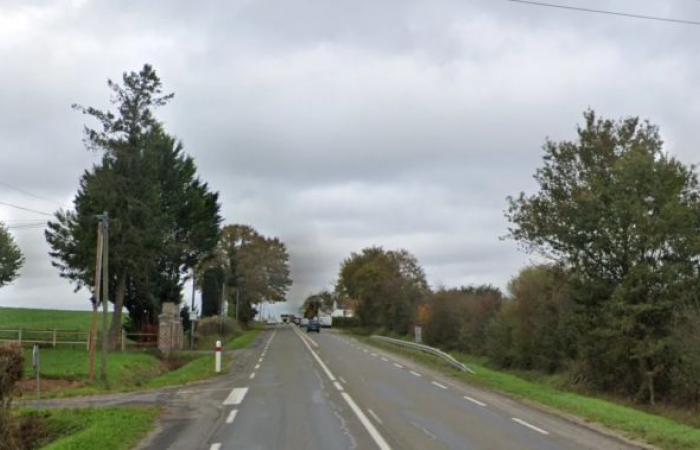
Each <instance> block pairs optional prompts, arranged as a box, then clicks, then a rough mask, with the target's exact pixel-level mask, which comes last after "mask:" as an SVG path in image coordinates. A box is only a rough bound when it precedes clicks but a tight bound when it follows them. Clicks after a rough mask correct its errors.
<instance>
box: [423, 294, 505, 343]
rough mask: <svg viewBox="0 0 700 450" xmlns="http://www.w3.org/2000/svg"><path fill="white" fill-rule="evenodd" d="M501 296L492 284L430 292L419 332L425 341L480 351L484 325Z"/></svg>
mask: <svg viewBox="0 0 700 450" xmlns="http://www.w3.org/2000/svg"><path fill="white" fill-rule="evenodd" d="M502 299H503V296H502V294H501V291H500V290H498V289H497V288H495V287H493V286H477V287H473V286H472V287H462V288H460V289H450V290H441V291H438V292H436V293H435V294H433V296H432V299H431V301H430V302H429V304H428V305H429V307H428V308H429V312H427V313H426V314H422V315H423V316H424V319H423V320H424V321H425V323H423V328H424V330H423V336H424V339H425V341H426V343H428V344H429V345H433V346H439V347H442V348H444V349H446V350H459V351H462V352H466V353H472V354H483V353H484V349H485V343H486V328H487V326H488V324H489V322H490V321H491V319H492V318H493V317H494V316H495V315H496V314H497V313H498V311H499V310H500V307H501V303H502Z"/></svg>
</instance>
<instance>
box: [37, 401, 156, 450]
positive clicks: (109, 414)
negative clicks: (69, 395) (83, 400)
mask: <svg viewBox="0 0 700 450" xmlns="http://www.w3.org/2000/svg"><path fill="white" fill-rule="evenodd" d="M158 414H159V410H158V409H156V408H101V409H79V410H78V409H75V410H54V411H50V412H48V413H47V418H46V424H47V427H48V430H49V432H50V433H51V434H52V435H58V436H63V437H60V438H59V439H58V440H55V441H54V442H51V443H50V444H48V445H47V446H45V447H42V449H45V450H92V449H96V448H99V449H100V450H122V449H123V450H126V449H130V448H133V447H134V446H135V445H136V444H137V443H138V442H139V441H140V440H141V439H143V437H144V436H145V435H146V434H147V433H148V432H149V431H150V430H151V429H152V428H153V425H154V423H155V420H156V418H157V417H158Z"/></svg>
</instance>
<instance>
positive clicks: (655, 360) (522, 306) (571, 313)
mask: <svg viewBox="0 0 700 450" xmlns="http://www.w3.org/2000/svg"><path fill="white" fill-rule="evenodd" d="M584 120H585V121H584V124H583V125H582V126H580V127H579V128H578V129H577V138H576V139H575V140H571V141H561V142H554V141H550V140H547V141H546V142H545V144H544V147H543V151H544V156H543V159H542V165H541V167H539V168H538V169H537V170H536V172H535V175H534V178H535V181H536V182H537V184H538V187H539V189H538V191H537V192H536V193H535V194H532V195H526V194H524V193H521V194H519V195H517V196H514V197H508V198H507V209H506V211H505V214H506V217H507V218H508V220H509V221H510V224H511V226H510V228H509V230H508V237H509V238H511V239H513V240H515V241H516V242H517V243H518V244H520V246H521V247H522V249H523V250H525V251H527V252H531V253H534V254H536V255H538V257H539V258H541V259H542V261H543V262H542V263H541V264H537V265H533V266H530V267H526V268H524V269H522V270H521V272H520V273H519V274H518V275H516V276H515V277H514V278H513V279H512V280H511V281H510V283H509V284H508V289H507V292H506V293H503V292H501V290H500V289H498V288H496V287H493V286H491V285H483V286H468V287H459V288H442V289H439V290H436V291H431V290H430V289H429V288H428V285H427V283H426V280H425V275H424V272H423V270H422V269H421V267H420V265H419V264H418V262H417V260H416V258H415V257H414V256H412V255H410V254H409V253H408V252H406V251H405V250H399V251H387V250H384V249H382V248H380V247H370V248H366V249H364V250H362V251H361V252H359V253H353V254H352V255H350V257H348V258H347V259H346V260H345V261H343V263H342V264H341V268H340V273H339V275H338V281H337V283H336V286H335V290H336V293H337V294H338V295H340V296H341V297H345V298H352V299H354V300H356V302H357V303H356V304H357V310H356V317H357V319H356V320H357V324H358V325H359V326H362V327H365V328H369V329H374V330H382V331H384V332H388V333H395V334H410V333H411V332H412V327H413V326H414V325H421V326H422V327H423V336H424V339H425V340H426V341H427V342H428V343H429V344H431V345H436V346H440V347H442V348H445V349H447V350H452V351H459V352H465V353H470V354H475V355H482V356H485V357H487V358H488V360H489V361H490V363H491V364H493V365H496V366H498V367H506V368H515V369H531V370H538V371H543V372H547V373H560V374H564V375H566V377H567V378H568V379H569V380H570V383H571V384H572V385H575V386H579V387H583V388H585V389H594V390H597V391H600V392H608V393H614V394H617V395H621V396H624V397H625V398H629V399H633V400H636V401H639V402H647V403H652V404H653V403H655V402H657V401H658V400H659V399H661V400H664V401H672V402H677V403H689V404H692V403H696V402H697V401H698V400H700V346H698V344H699V343H700V309H699V307H700V302H699V300H700V298H699V297H700V187H699V185H698V178H697V172H696V169H695V167H694V166H690V165H686V164H683V163H682V162H681V161H679V160H677V159H676V158H674V157H672V156H670V155H669V154H668V153H666V152H665V151H664V148H663V141H662V140H661V137H660V134H659V130H658V127H656V126H655V125H653V124H651V123H649V122H644V121H641V120H639V119H638V118H636V117H631V118H625V119H621V120H609V119H604V118H600V117H598V116H597V115H596V114H595V112H593V111H590V110H589V111H587V112H585V113H584Z"/></svg>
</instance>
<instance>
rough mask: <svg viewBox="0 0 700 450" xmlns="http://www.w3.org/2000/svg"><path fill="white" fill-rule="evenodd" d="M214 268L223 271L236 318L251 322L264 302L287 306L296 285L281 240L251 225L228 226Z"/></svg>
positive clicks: (214, 260)
mask: <svg viewBox="0 0 700 450" xmlns="http://www.w3.org/2000/svg"><path fill="white" fill-rule="evenodd" d="M214 253H215V254H214V255H212V256H211V261H212V262H211V266H212V267H218V268H220V269H221V270H222V271H223V278H224V284H225V286H226V294H225V295H226V298H227V301H228V303H229V304H230V305H231V307H230V308H229V315H231V316H234V315H235V311H236V301H238V319H239V320H240V321H241V322H243V323H246V322H249V321H250V320H252V319H253V318H254V317H255V314H256V312H257V310H256V305H259V304H260V303H262V302H263V301H269V302H283V301H286V294H287V291H288V290H289V287H290V286H291V285H292V280H291V278H290V272H289V254H288V253H287V248H286V246H285V245H284V243H283V242H282V241H280V240H279V239H278V238H267V237H264V236H262V235H261V234H259V233H258V232H257V231H255V229H253V228H252V227H250V226H248V225H226V226H224V227H223V229H222V230H221V234H220V238H219V242H218V244H217V247H216V250H215V252H214Z"/></svg>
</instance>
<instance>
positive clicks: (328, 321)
mask: <svg viewBox="0 0 700 450" xmlns="http://www.w3.org/2000/svg"><path fill="white" fill-rule="evenodd" d="M318 323H320V324H321V327H323V328H330V327H331V326H332V325H333V318H332V317H331V316H319V318H318Z"/></svg>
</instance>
